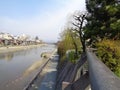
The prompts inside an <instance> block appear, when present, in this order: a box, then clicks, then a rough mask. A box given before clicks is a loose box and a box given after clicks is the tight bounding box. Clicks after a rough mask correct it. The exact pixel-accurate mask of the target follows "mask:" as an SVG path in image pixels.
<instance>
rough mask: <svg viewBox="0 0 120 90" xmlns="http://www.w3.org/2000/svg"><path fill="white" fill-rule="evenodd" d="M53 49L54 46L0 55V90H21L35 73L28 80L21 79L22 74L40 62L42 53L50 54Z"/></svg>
mask: <svg viewBox="0 0 120 90" xmlns="http://www.w3.org/2000/svg"><path fill="white" fill-rule="evenodd" d="M54 49H55V46H54V45H47V46H42V47H38V48H32V49H27V50H23V51H17V52H12V53H5V54H0V90H22V89H23V87H24V85H26V83H27V82H28V81H29V79H31V77H32V76H33V75H34V73H35V72H36V71H33V73H31V74H30V75H29V77H28V78H27V77H25V78H23V77H22V76H23V74H24V72H25V71H26V70H29V67H30V66H31V65H32V64H34V63H35V62H39V61H40V60H41V53H42V52H50V51H53V50H54ZM38 64H39V63H37V64H36V63H35V64H34V65H33V66H37V65H38ZM33 66H32V67H33Z"/></svg>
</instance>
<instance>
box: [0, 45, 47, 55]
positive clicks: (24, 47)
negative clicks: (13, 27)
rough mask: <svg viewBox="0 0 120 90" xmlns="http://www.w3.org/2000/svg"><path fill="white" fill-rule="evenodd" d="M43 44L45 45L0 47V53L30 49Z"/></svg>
mask: <svg viewBox="0 0 120 90" xmlns="http://www.w3.org/2000/svg"><path fill="white" fill-rule="evenodd" d="M44 45H47V44H38V45H27V46H7V47H0V53H9V52H16V51H22V50H27V49H31V48H36V47H41V46H44Z"/></svg>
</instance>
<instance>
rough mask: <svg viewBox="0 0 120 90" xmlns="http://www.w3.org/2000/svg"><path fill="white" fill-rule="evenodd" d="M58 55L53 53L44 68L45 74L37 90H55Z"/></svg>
mask: <svg viewBox="0 0 120 90" xmlns="http://www.w3.org/2000/svg"><path fill="white" fill-rule="evenodd" d="M57 64H58V56H57V55H54V56H53V57H52V58H51V60H50V61H49V63H48V67H47V68H46V71H47V73H46V75H45V77H44V78H43V81H42V83H41V85H40V87H39V89H38V90H55V84H56V75H57Z"/></svg>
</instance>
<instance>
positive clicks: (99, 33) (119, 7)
mask: <svg viewBox="0 0 120 90" xmlns="http://www.w3.org/2000/svg"><path fill="white" fill-rule="evenodd" d="M86 8H87V10H88V12H89V15H88V17H87V25H86V30H85V34H86V38H87V39H88V38H89V39H90V43H93V42H95V41H97V40H98V39H103V38H104V37H106V38H109V39H110V38H111V39H120V29H119V28H120V2H119V0H86Z"/></svg>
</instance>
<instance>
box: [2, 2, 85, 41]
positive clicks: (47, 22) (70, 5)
mask: <svg viewBox="0 0 120 90" xmlns="http://www.w3.org/2000/svg"><path fill="white" fill-rule="evenodd" d="M55 1H56V2H57V3H62V4H63V5H64V7H61V8H60V9H58V10H56V11H51V10H49V11H44V12H42V13H41V12H40V13H38V14H37V15H35V16H33V17H29V18H24V19H13V18H10V17H0V30H4V31H6V32H9V33H12V34H22V33H25V34H29V35H33V36H35V35H38V36H39V37H40V38H41V39H43V40H45V41H47V40H54V41H56V40H57V38H58V35H59V33H60V31H61V28H62V27H63V26H64V23H65V21H66V17H67V15H68V14H69V13H73V12H74V11H75V10H79V9H82V10H83V9H84V7H85V5H84V0H66V1H65V0H55Z"/></svg>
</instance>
